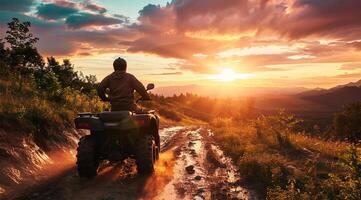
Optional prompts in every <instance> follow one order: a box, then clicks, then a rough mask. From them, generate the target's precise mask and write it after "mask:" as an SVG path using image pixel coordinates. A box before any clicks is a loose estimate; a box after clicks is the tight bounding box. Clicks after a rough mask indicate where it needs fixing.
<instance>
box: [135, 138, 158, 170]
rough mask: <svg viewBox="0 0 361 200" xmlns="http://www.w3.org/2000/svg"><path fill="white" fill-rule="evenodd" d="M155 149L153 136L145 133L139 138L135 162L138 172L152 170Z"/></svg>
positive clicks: (155, 153)
mask: <svg viewBox="0 0 361 200" xmlns="http://www.w3.org/2000/svg"><path fill="white" fill-rule="evenodd" d="M156 155H157V150H156V144H155V140H154V137H153V136H151V135H146V136H144V137H142V138H141V139H140V140H139V144H138V146H137V155H136V164H137V170H138V173H139V174H150V173H153V172H154V163H155V161H156V157H157V156H156Z"/></svg>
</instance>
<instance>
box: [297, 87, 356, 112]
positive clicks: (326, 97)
mask: <svg viewBox="0 0 361 200" xmlns="http://www.w3.org/2000/svg"><path fill="white" fill-rule="evenodd" d="M303 99H305V100H309V101H312V102H315V103H318V104H322V105H327V106H328V107H330V108H333V109H336V110H337V109H340V108H341V107H342V106H343V105H345V104H348V103H351V102H355V101H359V100H361V87H357V86H345V87H341V88H337V89H330V90H327V92H323V93H321V94H316V95H308V96H304V97H303Z"/></svg>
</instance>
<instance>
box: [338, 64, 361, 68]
mask: <svg viewBox="0 0 361 200" xmlns="http://www.w3.org/2000/svg"><path fill="white" fill-rule="evenodd" d="M339 69H340V70H357V69H361V63H348V64H343V65H342V66H341V67H340V68H339Z"/></svg>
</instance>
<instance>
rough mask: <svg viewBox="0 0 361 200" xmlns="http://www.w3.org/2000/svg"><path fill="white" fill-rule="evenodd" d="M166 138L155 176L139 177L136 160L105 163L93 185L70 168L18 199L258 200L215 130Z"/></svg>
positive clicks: (176, 131)
mask: <svg viewBox="0 0 361 200" xmlns="http://www.w3.org/2000/svg"><path fill="white" fill-rule="evenodd" d="M160 136H161V141H162V143H161V146H162V152H161V155H160V159H159V161H158V162H157V164H156V171H155V173H154V174H153V175H151V176H147V177H145V176H138V175H137V173H136V166H135V164H134V160H131V159H128V160H126V161H124V162H123V163H117V164H110V163H103V164H102V166H101V168H100V171H99V175H98V176H97V177H96V178H94V179H92V180H88V179H80V178H79V177H78V176H77V173H76V171H75V169H70V170H68V171H66V172H64V174H61V176H56V177H53V178H52V179H49V180H48V181H47V182H45V183H44V184H42V185H41V186H39V187H36V188H31V189H29V190H27V191H24V192H22V193H21V194H20V195H18V196H17V198H16V199H38V200H42V199H94V200H97V199H144V200H145V199H147V200H148V199H160V200H161V199H258V198H257V195H256V194H255V192H253V190H251V189H250V188H246V187H244V185H243V184H242V182H241V178H240V177H239V176H238V173H237V170H236V167H235V166H234V165H233V164H232V161H231V160H230V158H228V157H227V156H225V155H224V153H223V152H222V150H221V149H219V147H218V146H217V145H216V144H215V143H214V142H213V141H212V132H211V131H210V130H208V129H206V128H203V127H196V126H193V127H170V128H165V129H163V130H161V131H160ZM12 198H15V196H13V197H12Z"/></svg>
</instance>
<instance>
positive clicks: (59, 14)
mask: <svg viewBox="0 0 361 200" xmlns="http://www.w3.org/2000/svg"><path fill="white" fill-rule="evenodd" d="M37 9H38V11H37V14H38V16H40V17H41V18H44V19H55V20H56V19H61V18H65V17H67V16H69V15H71V14H74V13H77V12H78V10H77V9H75V8H71V7H64V6H61V5H57V4H41V5H40V6H38V7H37Z"/></svg>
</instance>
